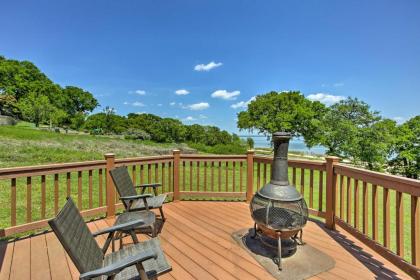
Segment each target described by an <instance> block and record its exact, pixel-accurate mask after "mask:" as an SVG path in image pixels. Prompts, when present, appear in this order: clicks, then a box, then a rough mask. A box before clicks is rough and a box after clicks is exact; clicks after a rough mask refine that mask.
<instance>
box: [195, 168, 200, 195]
mask: <svg viewBox="0 0 420 280" xmlns="http://www.w3.org/2000/svg"><path fill="white" fill-rule="evenodd" d="M196 165H197V170H196V171H197V175H196V176H197V188H196V191H200V162H199V161H197V163H196Z"/></svg>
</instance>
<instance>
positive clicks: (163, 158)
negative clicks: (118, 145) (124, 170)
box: [115, 155, 174, 166]
mask: <svg viewBox="0 0 420 280" xmlns="http://www.w3.org/2000/svg"><path fill="white" fill-rule="evenodd" d="M173 159H174V156H173V155H160V156H147V157H133V158H120V159H115V165H117V166H120V165H124V164H136V163H144V162H147V163H160V162H167V161H170V160H173Z"/></svg>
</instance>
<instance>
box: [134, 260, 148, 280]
mask: <svg viewBox="0 0 420 280" xmlns="http://www.w3.org/2000/svg"><path fill="white" fill-rule="evenodd" d="M136 268H137V271H138V272H139V275H140V279H141V280H149V277H147V274H146V271H145V270H144V267H143V265H142V264H141V263H138V264H136Z"/></svg>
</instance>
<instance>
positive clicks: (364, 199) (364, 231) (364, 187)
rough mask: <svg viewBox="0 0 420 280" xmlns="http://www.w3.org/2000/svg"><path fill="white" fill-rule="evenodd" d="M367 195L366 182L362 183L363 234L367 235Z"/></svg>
mask: <svg viewBox="0 0 420 280" xmlns="http://www.w3.org/2000/svg"><path fill="white" fill-rule="evenodd" d="M368 203H369V194H368V187H367V182H365V181H363V234H365V235H367V234H368V232H369V220H368V216H369V213H368V209H369V208H368V207H369V204H368Z"/></svg>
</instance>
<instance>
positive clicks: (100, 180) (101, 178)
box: [98, 168, 104, 207]
mask: <svg viewBox="0 0 420 280" xmlns="http://www.w3.org/2000/svg"><path fill="white" fill-rule="evenodd" d="M98 177H99V200H98V201H99V207H101V206H102V205H103V196H104V195H103V190H102V187H103V181H102V180H103V171H102V168H100V169H99V170H98Z"/></svg>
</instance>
